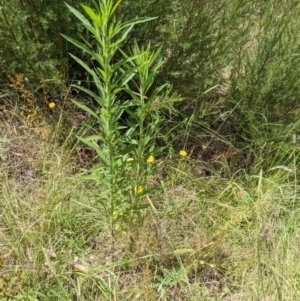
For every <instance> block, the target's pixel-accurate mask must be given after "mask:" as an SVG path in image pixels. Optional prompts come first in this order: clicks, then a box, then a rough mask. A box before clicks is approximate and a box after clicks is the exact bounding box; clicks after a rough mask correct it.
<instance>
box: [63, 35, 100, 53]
mask: <svg viewBox="0 0 300 301" xmlns="http://www.w3.org/2000/svg"><path fill="white" fill-rule="evenodd" d="M61 36H63V37H64V38H65V39H66V40H67V41H69V42H70V43H72V44H74V45H75V46H76V47H78V48H79V49H82V50H83V51H85V52H87V53H88V54H89V55H91V56H92V57H93V58H95V59H97V57H96V55H95V53H94V52H93V51H92V50H91V49H89V48H88V47H87V46H85V45H84V44H82V43H81V42H79V41H78V40H75V39H72V38H71V37H68V36H66V35H64V34H61Z"/></svg>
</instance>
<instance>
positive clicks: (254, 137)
mask: <svg viewBox="0 0 300 301" xmlns="http://www.w3.org/2000/svg"><path fill="white" fill-rule="evenodd" d="M194 3H196V2H195V1H191V2H190V4H191V5H192V6H191V7H193V5H194ZM203 3H204V2H203ZM207 3H208V2H207ZM235 3H236V4H241V2H239V1H238V0H237V1H235V2H234V4H235ZM292 3H294V2H289V1H281V2H279V1H275V2H274V4H272V3H266V4H264V5H263V9H264V10H263V11H259V12H257V13H251V11H252V7H249V9H250V15H249V12H248V11H247V10H246V12H245V15H244V14H243V13H240V10H238V7H239V6H238V5H237V6H235V5H233V6H232V7H229V8H228V12H230V8H231V9H232V13H231V14H229V17H226V16H227V15H226V11H225V10H223V8H222V7H223V2H220V3H219V4H222V5H221V6H220V7H219V8H217V10H216V14H214V16H215V18H216V19H218V18H219V17H218V16H219V15H218V14H217V13H221V15H223V13H224V18H225V17H226V18H225V19H224V22H225V21H226V22H225V23H224V24H225V25H226V24H227V25H226V26H223V25H222V24H223V23H222V22H221V21H222V20H223V19H222V18H221V17H220V20H219V21H220V22H221V23H222V24H221V25H219V23H218V22H213V21H211V20H214V18H212V19H211V20H210V19H208V20H206V17H205V18H204V20H203V24H202V27H203V28H208V27H207V26H206V25H205V24H212V29H215V27H214V26H216V27H220V30H219V31H218V32H219V34H216V36H217V38H216V40H215V41H214V43H210V42H209V41H207V42H205V43H207V45H208V46H209V45H210V46H209V47H212V48H213V47H214V46H212V45H216V46H215V49H214V51H213V52H212V51H210V49H211V48H209V47H206V46H205V45H206V44H205V43H204V46H203V45H202V48H203V49H202V48H201V49H200V48H199V49H200V50H199V49H198V48H197V47H194V44H193V43H190V44H189V43H188V45H187V46H188V47H187V48H184V47H183V50H184V49H188V50H189V51H192V50H193V51H196V52H197V55H199V58H201V57H202V56H203V59H201V60H200V59H198V57H197V56H195V55H194V56H193V55H190V54H189V53H185V55H186V56H187V57H190V59H191V60H193V61H187V64H191V65H193V64H194V63H193V62H197V64H194V65H195V66H194V65H193V67H194V68H193V69H189V68H184V69H185V70H184V72H183V71H182V70H179V69H176V68H177V67H176V64H175V62H179V63H178V64H179V65H180V64H181V60H178V59H177V56H176V55H178V56H180V55H183V54H184V53H183V52H182V53H181V52H178V53H179V54H177V53H176V51H174V54H173V57H172V56H171V57H169V59H170V63H169V70H167V69H168V68H166V69H165V70H164V72H165V73H168V74H163V76H165V77H169V78H170V80H172V76H173V75H174V76H173V77H176V80H177V81H178V82H180V87H181V88H180V89H181V90H180V89H179V91H180V92H181V93H187V94H186V95H189V94H190V93H191V94H193V93H195V94H197V93H198V94H197V95H195V97H194V96H193V99H192V98H188V99H187V100H185V102H184V103H181V102H179V99H182V98H181V96H178V95H177V94H176V93H175V94H174V95H175V96H174V99H171V97H170V95H171V92H170V95H169V96H167V97H166V98H167V99H164V100H163V101H162V102H165V103H163V104H161V106H162V107H163V110H164V112H163V113H158V112H157V111H158V108H160V104H156V103H155V102H154V103H153V106H154V107H155V105H157V107H155V108H153V111H151V114H152V113H153V112H154V111H155V114H156V113H157V114H158V115H157V116H161V115H159V114H162V115H163V116H164V117H166V118H165V120H164V121H163V122H162V123H161V124H160V125H159V126H157V127H155V129H154V130H153V135H154V136H155V137H152V136H153V135H151V139H152V138H153V139H154V138H155V139H156V140H155V139H154V140H153V141H154V142H157V144H159V145H163V146H167V148H166V149H165V150H163V151H162V152H161V153H160V154H159V155H158V156H156V158H155V161H154V162H152V164H151V168H153V171H155V172H154V173H151V174H148V176H147V179H146V180H147V183H146V184H147V186H148V187H151V189H150V190H149V191H148V192H147V194H145V195H143V197H142V199H141V205H144V204H148V205H149V206H148V208H147V209H143V210H140V211H139V212H136V213H137V214H136V216H138V217H139V218H140V220H139V221H140V223H134V222H133V223H132V224H133V225H134V226H135V228H133V229H131V230H133V231H132V232H131V233H129V232H125V231H126V229H122V230H124V232H122V231H119V232H117V231H116V234H115V235H114V236H112V235H111V231H110V230H111V229H110V225H108V224H107V222H106V221H107V217H106V216H105V214H104V212H103V210H101V208H100V206H99V202H98V201H99V199H101V197H103V195H104V194H105V191H104V187H103V185H102V183H101V182H99V181H98V182H92V181H89V180H85V181H83V180H82V179H81V178H79V177H78V176H77V174H78V173H80V172H82V171H86V170H88V169H89V168H90V167H92V166H94V165H95V164H96V163H97V158H95V152H93V150H91V149H89V148H88V147H87V146H84V145H82V144H81V143H80V142H78V141H76V139H75V136H76V135H78V136H82V137H83V136H84V137H86V136H87V134H89V133H90V132H91V133H92V135H93V134H99V133H97V132H96V133H95V132H94V130H93V129H92V128H90V127H88V126H87V124H88V123H89V121H88V120H87V119H88V117H87V115H86V114H85V113H82V112H79V111H78V110H76V108H75V107H74V106H73V105H72V102H71V100H70V99H69V97H70V95H69V94H70V92H71V91H70V90H71V89H70V90H68V91H67V92H65V91H61V95H65V96H64V97H63V99H64V100H63V101H56V102H55V104H56V106H55V107H52V108H49V107H47V108H46V106H44V107H43V105H41V103H43V102H42V100H40V99H38V100H36V101H34V100H33V99H31V96H32V97H34V95H33V94H30V102H27V103H25V104H26V105H24V102H21V100H20V99H18V98H17V96H16V94H18V95H21V96H23V98H24V99H26V97H25V96H26V93H25V92H26V91H27V90H26V85H23V84H22V83H21V84H19V83H18V82H12V85H11V88H12V89H11V90H13V91H14V94H13V92H11V91H7V93H5V94H3V95H1V96H0V98H1V104H2V105H1V106H2V107H1V112H0V137H1V138H0V178H1V182H0V183H1V186H0V189H1V190H0V198H1V200H0V297H1V298H0V299H2V300H28V301H32V300H78V301H79V300H80V301H84V300H86V301H89V300H112V301H115V300H120V301H127V300H128V301H157V300H159V301H167V300H178V301H180V300H187V301H198V300H201V301H202V300H203V301H219V300H222V301H223V300H224V301H250V300H251V301H256V300H257V301H275V300H279V301H283V300H284V301H289V300H290V301H294V300H298V299H300V296H299V295H300V284H299V283H300V281H299V279H300V274H299V268H300V264H299V262H300V261H299V257H300V254H299V249H300V248H299V247H300V246H299V236H300V228H299V225H300V221H299V219H300V217H299V216H300V215H299V211H300V210H299V208H300V206H299V200H300V199H299V192H298V191H299V187H298V182H299V181H298V172H299V168H298V164H299V163H298V162H299V142H298V141H297V135H298V132H299V130H298V129H299V121H298V117H297V116H298V115H299V114H298V113H299V110H298V105H297V99H298V95H297V91H298V84H297V80H298V78H299V74H298V73H297V68H295V66H297V58H298V55H297V52H295V49H298V48H297V45H298V38H297V37H298V35H297V30H293V28H294V29H295V28H298V27H297V20H298V18H296V17H295V14H296V13H297V10H296V9H295V7H293V5H292ZM295 3H296V2H295ZM185 4H188V2H187V3H185ZM281 5H283V6H281ZM298 5H299V4H297V7H298ZM198 6H199V7H198ZM137 7H138V6H137ZM187 7H190V6H187ZM235 7H236V8H235ZM209 8H211V9H212V7H210V6H209V5H208V6H207V9H209ZM246 8H247V7H246ZM197 9H202V5H201V3H200V2H199V4H198V5H197ZM208 11H209V10H208ZM281 11H286V12H288V16H289V18H287V17H286V18H284V16H285V15H284V14H279V12H281ZM191 12H194V11H193V10H188V11H187V16H189V15H190V16H192V15H191ZM228 12H227V13H228ZM241 12H242V10H241ZM247 14H248V15H247ZM199 15H200V10H199ZM231 15H232V18H231V17H230V16H231ZM239 15H240V18H242V17H243V18H242V19H240V20H241V22H239V21H238V20H239V19H238V17H239ZM195 16H197V13H195ZM233 16H236V17H235V19H234V18H233ZM249 16H250V17H251V18H250V17H249ZM178 18H180V16H179V17H178ZM173 19H174V18H173V17H172V18H171V21H172V24H174V26H175V25H176V26H178V25H177V24H176V22H173V21H174V20H173ZM195 19H198V18H196V17H195ZM231 19H234V20H233V21H234V22H233V23H232V25H230V24H231V23H230V22H231V21H230V20H231ZM187 20H189V18H187ZM289 20H291V21H289ZM199 22H200V21H199ZM206 22H207V23H206ZM285 22H286V23H285ZM234 24H240V27H239V29H240V30H241V31H242V33H241V34H240V33H239V31H237V30H236V28H235V30H233V29H232V28H231V26H233V27H234V26H235V25H234ZM196 25H197V26H196ZM198 25H199V24H198V23H195V27H196V28H198ZM273 26H274V27H273ZM276 26H277V27H276ZM278 26H279V27H278ZM202 27H201V28H202ZM270 27H271V28H272V30H270V31H269V28H270ZM185 28H188V27H184V28H183V29H180V31H179V35H178V37H177V38H176V34H175V33H173V35H172V36H171V39H170V40H169V41H168V43H169V44H172V43H173V42H174V44H173V46H172V45H171V46H172V47H171V46H170V45H169V44H168V43H167V45H168V46H167V49H165V50H164V51H167V50H168V48H169V49H173V48H174V49H175V50H176V48H177V46H178V45H179V44H180V43H181V39H182V40H183V42H184V39H185V35H183V33H184V34H186V35H187V37H186V39H188V38H189V37H190V34H189V32H188V31H187V32H184V29H185ZM209 28H210V27H209ZM278 28H279V29H280V28H281V30H277V29H278ZM167 29H168V28H167ZM159 30H161V31H162V30H163V29H162V28H160V29H159ZM181 31H182V34H181ZM165 32H167V33H169V32H170V31H169V30H165ZM172 32H173V31H172ZM212 32H215V31H214V30H212ZM227 33H228V34H229V33H230V35H229V37H232V40H234V43H233V42H231V38H228V37H227ZM239 34H240V35H239ZM161 37H162V36H160V37H158V38H157V39H158V41H159V38H161ZM191 37H192V35H191ZM212 38H213V36H212ZM176 39H177V40H176ZM199 41H201V42H202V40H201V39H199ZM199 41H198V42H199ZM199 43H200V42H199ZM229 44H230V47H229ZM153 45H154V44H153ZM176 45H177V46H176ZM285 45H288V46H289V47H285ZM181 46H183V44H182V45H181ZM181 46H180V47H181ZM178 47H179V46H178ZM222 47H223V48H222ZM194 48H197V49H196V50H195V49H194ZM205 49H206V50H205ZM207 49H208V50H209V51H208V50H207ZM202 50H203V51H202ZM204 50H205V51H206V52H207V54H206V52H205V51H204ZM222 51H223V53H222ZM198 52H200V53H198ZM223 54H224V60H223ZM182 57H184V56H182ZM208 58H210V59H208ZM229 58H230V60H229ZM172 59H173V63H172V62H171V60H172ZM227 60H228V61H227ZM212 61H214V62H215V61H216V62H215V64H216V66H215V67H214V68H213V67H211V66H210V64H211V62H212ZM199 62H201V63H200V64H199ZM262 62H263V63H262ZM171 63H172V64H171ZM203 64H204V65H203ZM206 64H207V65H206ZM201 66H206V67H205V68H202V67H201ZM208 66H210V67H208ZM181 67H182V66H181ZM219 67H220V68H219ZM221 67H222V68H223V69H221ZM201 68H202V69H201ZM212 69H214V70H212ZM170 70H171V71H170ZM186 70H187V71H191V74H188V77H186V79H185V80H183V78H184V77H185V76H184V74H183V73H186V72H185V71H186ZM202 70H203V72H204V73H203V74H202V73H201V72H202ZM175 71H176V72H175ZM200 71H201V72H200ZM164 72H163V73H164ZM172 72H173V73H174V74H173V73H172ZM205 72H206V73H205ZM196 73H197V74H198V73H199V77H201V76H202V79H201V81H202V82H200V83H199V86H198V82H197V80H198V79H197V76H194V75H195V74H196ZM200 73H201V74H200ZM216 73H217V75H216ZM172 74H173V75H172ZM212 74H214V75H212ZM171 75H172V76H171ZM200 75H201V76H200ZM181 76H182V77H181ZM288 76H290V80H289V77H288ZM189 78H191V84H190V86H187V85H186V82H187V81H189ZM192 79H193V81H192ZM296 79H297V80H296ZM19 80H20V81H24V78H23V77H22V78H19ZM199 80H200V79H199ZM175 82H176V81H174V82H173V83H175ZM196 82H197V83H196ZM279 83H280V85H279V86H278V84H279ZM174 86H175V87H176V85H174ZM20 87H21V88H22V89H20ZM184 87H185V88H186V89H184ZM199 87H201V88H199ZM206 88H208V89H207V90H206ZM199 90H200V92H199ZM203 90H204V91H205V90H206V92H204V91H203ZM196 91H198V92H197V93H196ZM177 92H178V91H177ZM24 93H25V94H24ZM24 95H25V96H24ZM186 95H183V97H185V96H186ZM27 96H28V95H27ZM27 98H28V97H27ZM159 100H160V99H159V98H158V100H157V102H159ZM49 101H50V100H49ZM51 101H52V100H51ZM175 101H178V104H176V106H177V109H175V105H174V103H175ZM16 103H17V104H18V105H15V104H16ZM20 103H21V104H23V105H20ZM35 104H39V105H36V106H35ZM291 108H292V109H291ZM156 109H157V110H156ZM152 115H153V114H152ZM137 116H138V115H137ZM141 136H143V135H141ZM151 141H152V140H151ZM96 145H97V146H98V144H96ZM180 150H186V152H187V156H181V155H180ZM116 175H119V173H116ZM143 176H145V175H143ZM145 178H146V176H145ZM122 192H123V191H122ZM112 201H113V202H114V201H115V199H114V198H113V199H112ZM141 208H143V207H141Z"/></svg>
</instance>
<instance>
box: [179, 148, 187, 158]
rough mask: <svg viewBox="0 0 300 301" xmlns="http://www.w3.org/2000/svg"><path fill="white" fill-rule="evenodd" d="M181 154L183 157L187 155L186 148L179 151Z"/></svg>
mask: <svg viewBox="0 0 300 301" xmlns="http://www.w3.org/2000/svg"><path fill="white" fill-rule="evenodd" d="M179 155H180V156H182V157H186V156H187V152H186V151H185V150H183V149H182V150H181V151H180V152H179Z"/></svg>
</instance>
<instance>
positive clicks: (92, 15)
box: [81, 4, 99, 23]
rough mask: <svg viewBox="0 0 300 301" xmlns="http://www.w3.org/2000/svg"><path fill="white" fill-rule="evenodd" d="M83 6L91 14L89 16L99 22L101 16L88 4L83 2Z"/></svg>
mask: <svg viewBox="0 0 300 301" xmlns="http://www.w3.org/2000/svg"><path fill="white" fill-rule="evenodd" d="M81 7H82V8H83V9H84V11H85V12H86V13H87V14H88V15H89V17H90V18H91V19H92V20H93V21H94V22H95V23H99V16H98V15H96V14H95V12H94V11H93V10H92V9H91V8H90V7H88V6H86V5H84V4H81Z"/></svg>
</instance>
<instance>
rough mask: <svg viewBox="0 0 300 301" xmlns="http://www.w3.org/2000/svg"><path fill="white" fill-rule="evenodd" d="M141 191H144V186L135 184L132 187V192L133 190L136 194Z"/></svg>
mask: <svg viewBox="0 0 300 301" xmlns="http://www.w3.org/2000/svg"><path fill="white" fill-rule="evenodd" d="M143 191H144V187H143V186H141V185H136V186H135V187H134V192H135V193H136V194H141V193H143Z"/></svg>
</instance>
